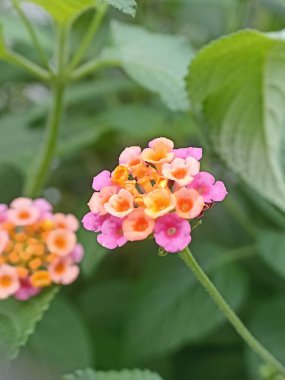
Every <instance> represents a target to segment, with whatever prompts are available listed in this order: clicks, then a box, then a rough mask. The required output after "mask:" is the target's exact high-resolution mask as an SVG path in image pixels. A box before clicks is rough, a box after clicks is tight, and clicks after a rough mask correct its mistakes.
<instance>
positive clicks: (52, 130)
mask: <svg viewBox="0 0 285 380" xmlns="http://www.w3.org/2000/svg"><path fill="white" fill-rule="evenodd" d="M67 32H68V31H67V30H66V29H65V28H60V29H59V34H58V43H57V50H56V54H57V72H56V74H55V76H54V78H53V85H52V99H53V103H52V106H51V111H50V115H49V119H48V125H47V130H46V136H45V139H44V142H43V147H42V151H41V153H40V156H39V160H38V162H37V165H36V166H34V169H33V171H32V173H31V174H30V175H29V176H28V180H27V183H26V186H25V191H24V192H25V194H26V196H28V197H31V198H34V197H36V196H38V195H39V194H40V192H41V190H42V188H43V186H44V184H45V181H46V177H47V174H48V172H49V170H50V167H51V163H52V159H53V157H54V155H55V152H56V145H57V140H58V133H59V128H60V122H61V117H62V113H63V109H64V92H65V88H66V82H65V78H64V66H65V62H66V57H67V52H66V35H67Z"/></svg>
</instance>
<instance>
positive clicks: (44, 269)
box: [0, 198, 84, 300]
mask: <svg viewBox="0 0 285 380" xmlns="http://www.w3.org/2000/svg"><path fill="white" fill-rule="evenodd" d="M78 228H79V222H78V220H77V219H76V218H75V217H74V216H73V215H71V214H68V215H65V214H61V213H53V210H52V206H51V204H50V203H49V202H47V201H46V200H45V199H36V200H32V199H29V198H17V199H15V200H14V201H13V202H11V204H10V205H9V206H6V205H4V204H0V299H2V300H3V299H6V298H8V297H14V298H16V299H18V300H27V299H29V298H31V297H33V296H35V295H37V294H38V293H40V292H41V291H42V290H43V289H44V288H46V287H49V286H51V285H53V284H56V285H60V284H61V285H67V284H70V283H72V282H73V281H75V280H76V278H77V277H78V275H79V267H78V263H79V262H80V261H81V260H82V258H83V254H84V252H83V247H82V246H81V245H80V244H78V242H77V237H76V231H77V230H78Z"/></svg>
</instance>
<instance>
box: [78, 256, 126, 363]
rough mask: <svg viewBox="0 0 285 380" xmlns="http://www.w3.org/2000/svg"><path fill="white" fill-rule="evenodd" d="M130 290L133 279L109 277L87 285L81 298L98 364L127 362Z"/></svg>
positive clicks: (80, 301)
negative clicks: (125, 336) (125, 351)
mask: <svg viewBox="0 0 285 380" xmlns="http://www.w3.org/2000/svg"><path fill="white" fill-rule="evenodd" d="M110 255H112V254H110ZM111 260H113V258H111ZM131 292H132V283H131V282H130V281H127V280H124V279H111V280H110V279H108V280H105V281H102V282H98V281H96V284H94V285H92V286H88V288H86V290H85V291H84V292H83V293H82V294H81V297H80V299H79V300H78V305H79V308H80V310H82V313H83V314H84V315H85V317H86V320H87V321H88V324H89V326H90V331H91V332H92V339H93V341H94V346H95V350H96V364H97V366H98V367H99V368H114V369H117V368H122V367H123V366H124V364H125V362H124V361H123V357H122V354H123V352H122V351H123V350H122V343H123V336H124V334H123V332H124V325H125V321H126V316H127V310H128V307H129V302H130V299H131ZM98 305H100V307H98Z"/></svg>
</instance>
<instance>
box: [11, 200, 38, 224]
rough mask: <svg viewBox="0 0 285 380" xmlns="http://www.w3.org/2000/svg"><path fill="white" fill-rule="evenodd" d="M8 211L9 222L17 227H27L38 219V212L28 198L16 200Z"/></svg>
mask: <svg viewBox="0 0 285 380" xmlns="http://www.w3.org/2000/svg"><path fill="white" fill-rule="evenodd" d="M10 206H11V208H10V209H9V210H8V218H9V220H10V221H11V222H12V223H14V224H17V225H18V226H27V225H29V224H32V223H35V222H36V221H37V220H39V218H40V214H41V212H40V210H39V209H38V208H37V206H35V205H34V203H33V201H32V200H31V199H29V198H17V199H15V200H14V201H13V202H12V203H11V205H10Z"/></svg>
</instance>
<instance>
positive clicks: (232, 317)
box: [179, 247, 285, 375]
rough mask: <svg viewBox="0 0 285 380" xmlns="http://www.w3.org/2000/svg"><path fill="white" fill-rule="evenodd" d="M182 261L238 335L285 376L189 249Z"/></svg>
mask: <svg viewBox="0 0 285 380" xmlns="http://www.w3.org/2000/svg"><path fill="white" fill-rule="evenodd" d="M179 255H180V257H181V259H182V260H183V261H184V262H185V264H186V265H187V266H188V267H189V268H190V269H191V271H192V272H193V274H194V276H195V277H196V278H197V280H198V281H199V282H200V284H201V285H202V286H203V288H204V289H205V290H206V291H207V293H208V294H209V296H210V297H211V298H212V300H213V301H214V302H215V304H216V305H217V306H218V307H219V309H220V310H221V311H222V313H223V314H224V315H225V317H226V318H227V319H228V321H229V322H230V323H231V325H232V326H233V327H234V329H235V330H236V331H237V333H238V334H239V335H240V336H241V337H242V339H243V340H244V341H245V342H246V343H247V344H248V346H249V347H250V348H251V349H252V350H253V351H254V352H255V353H256V354H257V355H258V356H259V357H260V358H261V359H262V360H263V361H264V362H265V363H267V364H268V365H270V366H271V367H272V368H274V369H276V371H278V372H279V373H280V374H282V375H285V367H284V366H283V365H282V364H281V363H280V362H279V361H278V360H277V359H276V358H275V357H274V356H273V355H272V354H271V353H270V352H269V351H267V349H266V348H265V347H263V346H262V344H261V343H260V342H259V341H258V340H257V339H256V338H255V337H254V336H253V335H252V333H251V332H250V331H249V330H248V329H247V328H246V326H245V325H244V324H243V323H242V321H241V320H240V319H239V318H238V316H237V315H236V314H235V312H234V311H233V310H232V309H231V307H230V306H229V305H228V303H227V302H226V301H225V299H224V298H223V297H222V295H221V294H220V293H219V291H218V289H217V288H216V287H215V285H214V284H213V283H212V281H211V280H210V279H209V277H208V276H207V275H206V273H205V272H204V271H203V269H202V268H201V267H200V265H199V264H198V262H197V261H196V259H195V258H194V256H193V254H192V253H191V251H190V250H189V248H188V247H187V248H185V249H184V250H183V251H182V252H181V253H180V254H179Z"/></svg>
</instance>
